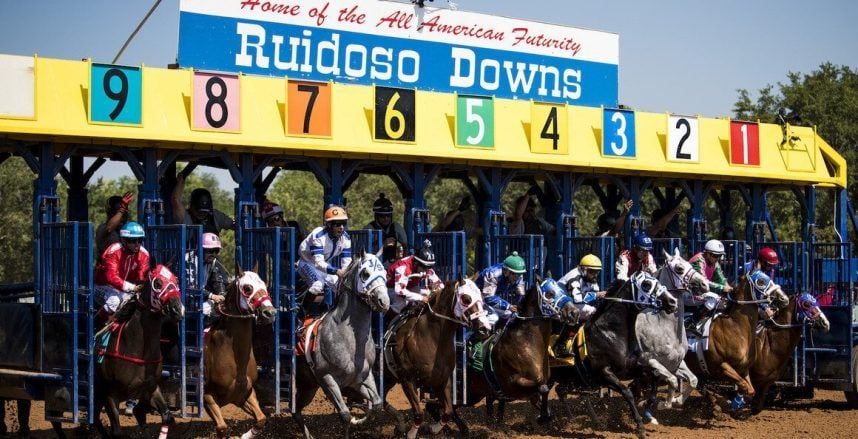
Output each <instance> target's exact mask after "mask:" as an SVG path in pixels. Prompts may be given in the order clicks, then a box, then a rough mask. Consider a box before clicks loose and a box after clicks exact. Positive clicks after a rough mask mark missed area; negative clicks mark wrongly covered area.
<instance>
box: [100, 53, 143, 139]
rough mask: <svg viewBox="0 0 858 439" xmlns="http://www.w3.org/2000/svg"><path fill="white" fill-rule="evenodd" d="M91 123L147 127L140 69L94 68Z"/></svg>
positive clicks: (104, 66)
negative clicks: (144, 119)
mask: <svg viewBox="0 0 858 439" xmlns="http://www.w3.org/2000/svg"><path fill="white" fill-rule="evenodd" d="M89 122H90V123H95V124H109V125H135V126H140V125H142V124H143V70H142V69H141V68H140V67H128V66H115V65H110V64H96V63H93V64H91V65H90V70H89Z"/></svg>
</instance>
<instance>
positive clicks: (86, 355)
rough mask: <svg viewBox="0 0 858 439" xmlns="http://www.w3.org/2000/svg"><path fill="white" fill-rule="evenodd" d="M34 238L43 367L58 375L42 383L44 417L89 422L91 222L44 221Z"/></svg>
mask: <svg viewBox="0 0 858 439" xmlns="http://www.w3.org/2000/svg"><path fill="white" fill-rule="evenodd" d="M41 234H42V236H41V240H40V241H39V255H40V259H41V260H40V262H39V292H38V300H39V301H40V304H41V308H42V322H41V327H42V340H41V343H40V346H41V350H42V370H43V371H44V372H49V373H52V374H56V375H59V376H62V380H61V381H58V382H51V383H48V384H46V385H45V419H47V420H49V421H60V422H70V423H78V422H82V421H83V420H84V419H82V418H81V417H80V410H84V411H86V414H87V416H86V418H85V420H86V422H87V423H92V422H93V407H92V403H93V401H92V399H93V388H92V383H93V363H92V348H93V345H92V338H93V328H92V315H93V314H92V312H91V310H92V303H91V298H92V291H93V277H92V275H93V265H92V264H93V258H92V242H93V240H92V224H91V223H88V222H87V223H79V222H67V223H54V224H44V225H42V228H41Z"/></svg>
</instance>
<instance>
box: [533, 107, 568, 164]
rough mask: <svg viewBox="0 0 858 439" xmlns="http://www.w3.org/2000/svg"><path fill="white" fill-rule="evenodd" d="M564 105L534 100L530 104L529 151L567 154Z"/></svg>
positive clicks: (566, 121)
mask: <svg viewBox="0 0 858 439" xmlns="http://www.w3.org/2000/svg"><path fill="white" fill-rule="evenodd" d="M568 127H569V117H568V116H567V112H566V106H565V105H557V104H546V103H540V102H534V103H533V104H532V105H531V106H530V152H534V153H540V154H564V155H565V154H569V137H568V135H567V133H568Z"/></svg>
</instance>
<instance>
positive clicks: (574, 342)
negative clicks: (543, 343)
mask: <svg viewBox="0 0 858 439" xmlns="http://www.w3.org/2000/svg"><path fill="white" fill-rule="evenodd" d="M559 337H560V336H559V335H552V336H551V337H549V338H548V366H549V367H563V366H575V365H576V364H581V363H582V362H583V361H584V359H585V358H587V356H588V353H587V344H586V342H585V340H584V327H583V326H581V328H579V329H578V331H576V332H575V335H574V336H572V337H569V339H568V340H566V351H567V352H571V353H572V355H569V356H565V357H558V356H557V355H556V354H555V353H554V343H555V342H556V341H557V339H558V338H559Z"/></svg>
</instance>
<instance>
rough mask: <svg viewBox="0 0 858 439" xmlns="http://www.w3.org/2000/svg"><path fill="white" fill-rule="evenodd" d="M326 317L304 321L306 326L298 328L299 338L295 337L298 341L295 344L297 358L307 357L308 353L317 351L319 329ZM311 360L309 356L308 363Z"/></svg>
mask: <svg viewBox="0 0 858 439" xmlns="http://www.w3.org/2000/svg"><path fill="white" fill-rule="evenodd" d="M324 317H325V316H324V315H323V316H321V317H319V318H318V319H307V320H305V321H304V325H303V326H301V327H300V328H298V331H297V337H295V338H296V339H298V342H297V343H296V344H295V356H298V357H300V356H307V355H306V354H307V353H309V352H315V351H316V348H317V347H318V343H317V339H316V337H317V336H318V335H319V328H320V327H321V326H322V319H323V318H324ZM309 358H310V357H309V356H307V362H310V359H309ZM311 365H312V364H311Z"/></svg>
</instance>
